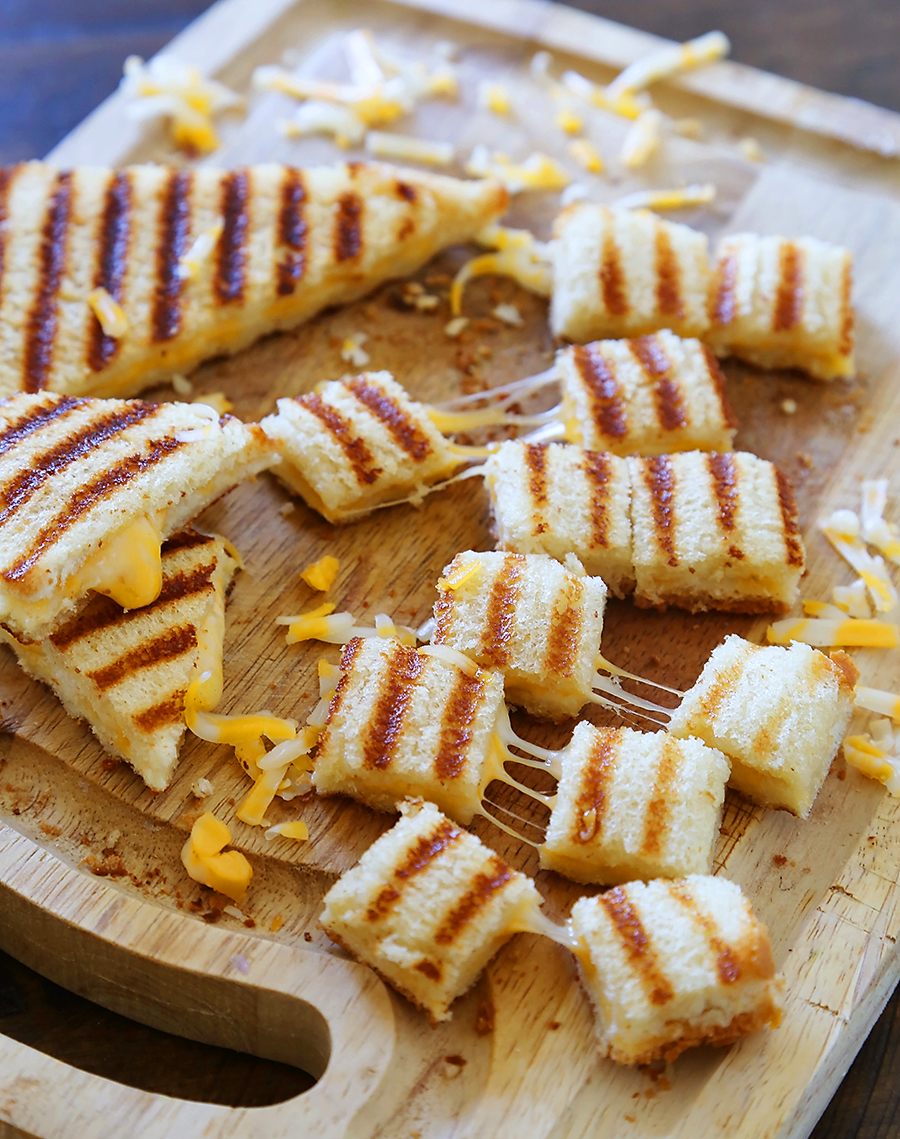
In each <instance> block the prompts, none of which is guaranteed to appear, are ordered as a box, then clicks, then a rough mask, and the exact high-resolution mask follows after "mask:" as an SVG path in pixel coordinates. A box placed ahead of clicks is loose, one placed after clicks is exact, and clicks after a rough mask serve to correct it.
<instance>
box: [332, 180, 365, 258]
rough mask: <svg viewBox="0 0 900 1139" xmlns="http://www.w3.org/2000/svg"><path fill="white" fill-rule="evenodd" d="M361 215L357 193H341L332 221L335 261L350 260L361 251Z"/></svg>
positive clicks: (361, 209)
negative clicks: (335, 214) (333, 220)
mask: <svg viewBox="0 0 900 1139" xmlns="http://www.w3.org/2000/svg"><path fill="white" fill-rule="evenodd" d="M362 216H363V203H362V198H360V196H359V195H358V194H343V195H342V196H341V197H340V199H339V200H338V209H337V217H336V218H335V223H334V259H335V261H352V260H353V258H354V257H358V256H359V254H360V253H361V252H362V245H363V243H362Z"/></svg>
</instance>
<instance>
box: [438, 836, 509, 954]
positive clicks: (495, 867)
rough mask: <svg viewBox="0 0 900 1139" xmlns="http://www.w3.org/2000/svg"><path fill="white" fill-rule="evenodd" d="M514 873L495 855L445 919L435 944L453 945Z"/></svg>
mask: <svg viewBox="0 0 900 1139" xmlns="http://www.w3.org/2000/svg"><path fill="white" fill-rule="evenodd" d="M514 873H515V872H514V871H513V870H511V869H510V868H509V867H508V866H507V865H506V863H505V862H504V861H503V859H502V858H498V857H497V856H496V855H494V857H493V858H492V859H491V861H490V864H489V869H488V870H487V871H486V872H482V873H481V874H477V875H476V876H475V878H473V880H472V888H471V889H470V890H469V891H468V892H467V893H466V894H465V896H464V897H463V899H462V901H461V902H460V903H459V905H457V906H456V907H454V909H452V910H451V911H450V913H449V914H447V916H446V917H445V918H444V920H443V922H442V923H441V926H440V928H439V929H438V931H437V933H436V934H435V935H434V940H435V943H436V944H437V945H452V944H453V942H454V941H456V939H457V938H458V937H459V935H460V934H461V933H462V931H463V930H464V929H465V928H466V926H467V925H469V924H470V923H471V922H473V921H474V920H475V918H476V917H477V916H478V914H479V913H480V912H481V911H482V910H483V909H484V908H485V906H487V905H488V904H489V903H490V901H491V899H492V898H493V896H494V895H495V894H496V893H497V892H498V890H502V889H503V888H504V886H505V885H506V884H507V882H509V881H511V879H512V877H513V875H514Z"/></svg>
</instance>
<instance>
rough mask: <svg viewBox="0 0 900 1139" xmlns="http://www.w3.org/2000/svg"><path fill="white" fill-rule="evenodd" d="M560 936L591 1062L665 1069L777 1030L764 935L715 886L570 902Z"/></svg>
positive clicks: (633, 889) (625, 892)
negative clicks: (576, 941)
mask: <svg viewBox="0 0 900 1139" xmlns="http://www.w3.org/2000/svg"><path fill="white" fill-rule="evenodd" d="M570 928H571V930H572V933H573V934H574V935H575V937H576V938H580V939H582V942H583V947H584V948H583V951H582V953H581V954H579V966H580V972H581V979H582V982H583V984H584V987H585V989H586V990H587V993H588V996H589V997H590V999H591V1002H592V1004H593V1006H594V1012H595V1014H596V1030H597V1040H598V1043H599V1046H600V1051H601V1054H602V1055H604V1056H608V1057H609V1058H610V1059H611V1060H615V1061H616V1062H617V1063H619V1064H649V1063H651V1062H652V1061H654V1060H674V1059H675V1058H676V1057H677V1056H678V1055H680V1053H682V1052H683V1051H684V1050H685V1049H686V1048H690V1047H692V1046H693V1045H695V1044H717V1045H725V1044H731V1043H733V1042H734V1041H735V1040H737V1039H739V1038H740V1037H741V1036H745V1035H747V1033H749V1032H753V1031H755V1030H756V1029H758V1028H764V1027H769V1028H777V1027H778V1025H779V1023H780V1021H781V1011H782V1001H781V991H782V988H783V984H784V983H783V981H782V980H781V978H780V977H777V976H776V974H775V966H774V963H773V961H772V951H771V946H770V944H769V936H768V933H767V932H766V928H765V926H764V925H762V924H761V923H760V922H759V921H757V920H756V918H755V917H754V916H753V912H752V910H751V908H750V904H749V902H748V901H747V900H746V898H744V896H743V895H742V893H741V890H740V888H739V887H738V886H736V885H734V883H732V882H728V881H726V880H725V879H723V878H712V877H709V876H706V875H701V874H692V875H689V876H687V877H685V878H682V879H676V880H674V881H671V880H667V879H657V880H655V881H653V882H647V883H643V882H631V883H629V884H628V885H625V886H616V887H615V888H614V889H612V890H609V891H607V892H606V893H605V894H600V895H599V896H598V897H595V898H580V899H579V900H578V901H577V902H576V903H575V905H574V906H573V908H572V917H571V921H570Z"/></svg>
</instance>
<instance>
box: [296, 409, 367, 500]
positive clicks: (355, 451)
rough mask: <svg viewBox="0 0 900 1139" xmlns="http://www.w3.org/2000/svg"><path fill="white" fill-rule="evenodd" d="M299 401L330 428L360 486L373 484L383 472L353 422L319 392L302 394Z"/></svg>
mask: <svg viewBox="0 0 900 1139" xmlns="http://www.w3.org/2000/svg"><path fill="white" fill-rule="evenodd" d="M297 402H298V403H299V404H301V405H302V406H303V407H305V408H306V410H307V411H309V412H311V413H312V414H313V415H314V416H315V417H316V419H318V420H319V422H320V423H323V424H324V425H325V426H326V427H327V428H328V430H329V431H330V432H331V434H332V436H333V437H334V440H335V442H336V443H337V444H338V446H339V447H340V448H341V450H342V451H343V452H344V455H345V456H346V459H347V461H348V463H349V464H350V466H351V467H352V468H353V473H354V475H356V481H357V482H358V483H359V484H360V486H365V485H369V486H371V485H372V483H373V482H375V480H376V479H377V478H378V476H379V475H380V474H381V467H375V466H373V465H372V464H373V463H374V462H375V460H374V458H373V456H372V452H371V451H370V450H369V448H368V447H367V446H366V444H365V442H364V441H363V440H362V439H361V438H360V437H359V436H358V435H354V434H353V430H352V426H351V424H350V423H348V422H347V420H346V419H344V417H343V416H342V415H341V414H340V412H339V411H337V410H336V409H335V408H333V407H332V406H331V405H330V404H327V403H326V402H325V401H324V400H323V399H322V397H321V396H320V395H319V394H318V392H310V393H309V394H308V395H304V396H300V398H299V399H298V400H297Z"/></svg>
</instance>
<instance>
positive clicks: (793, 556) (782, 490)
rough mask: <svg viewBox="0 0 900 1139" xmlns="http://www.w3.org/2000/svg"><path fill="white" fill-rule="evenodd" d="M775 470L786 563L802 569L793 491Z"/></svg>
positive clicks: (802, 559)
mask: <svg viewBox="0 0 900 1139" xmlns="http://www.w3.org/2000/svg"><path fill="white" fill-rule="evenodd" d="M774 470H775V482H776V485H777V487H778V505H779V506H780V507H781V521H782V522H783V523H784V545H785V554H786V556H787V563H788V565H789V566H800V567H801V568H802V567H803V565H804V563H805V560H806V559H805V558H804V555H803V542H802V540H801V538H800V527H799V525H798V524H797V502H796V500H795V499H794V489H793V487H792V486H791V484H790V483H789V482H788V480H787V476H786V475H784V474H783V473H782V472H781V471H780V470H779V469H778V467H775V468H774Z"/></svg>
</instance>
